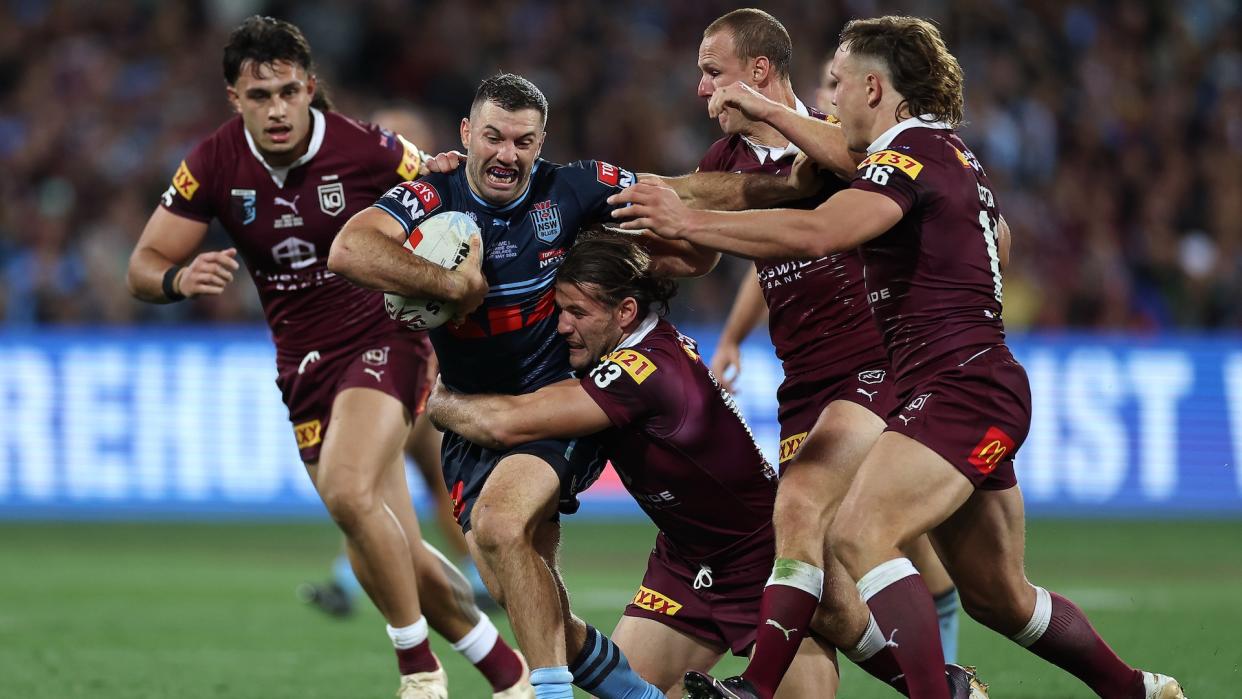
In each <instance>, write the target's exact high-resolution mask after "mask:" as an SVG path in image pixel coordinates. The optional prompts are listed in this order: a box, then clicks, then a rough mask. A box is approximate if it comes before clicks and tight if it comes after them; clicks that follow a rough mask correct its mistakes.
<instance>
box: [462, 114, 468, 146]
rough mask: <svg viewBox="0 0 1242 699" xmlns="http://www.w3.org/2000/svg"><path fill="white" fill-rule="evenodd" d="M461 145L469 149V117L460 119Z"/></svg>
mask: <svg viewBox="0 0 1242 699" xmlns="http://www.w3.org/2000/svg"><path fill="white" fill-rule="evenodd" d="M461 147H462V148H465V149H466V151H467V152H469V151H470V117H462V120H461Z"/></svg>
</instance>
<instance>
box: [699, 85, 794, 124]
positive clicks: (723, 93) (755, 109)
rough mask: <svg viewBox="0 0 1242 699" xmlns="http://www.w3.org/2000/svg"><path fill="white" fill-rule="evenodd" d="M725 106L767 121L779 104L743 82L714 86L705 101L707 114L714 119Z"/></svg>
mask: <svg viewBox="0 0 1242 699" xmlns="http://www.w3.org/2000/svg"><path fill="white" fill-rule="evenodd" d="M726 107H732V108H733V109H736V110H738V111H739V112H741V113H742V116H744V117H746V118H747V119H750V120H752V121H767V120H768V118H769V116H770V115H771V114H772V112H773V111H774V110H776V109H780V108H781V106H780V105H779V104H777V103H775V102H773V101H772V100H770V99H768V98H767V97H764V96H763V95H761V94H759V93H758V92H756V91H755V89H754V88H753V87H751V86H750V85H747V84H746V83H743V82H736V83H733V84H732V85H726V86H724V87H720V88H716V91H715V92H713V93H712V97H711V99H710V100H708V101H707V114H708V116H710V117H711V118H713V119H715V118H716V117H718V116H720V113H721V112H723V111H724V110H725V108H726Z"/></svg>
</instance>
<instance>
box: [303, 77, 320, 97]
mask: <svg viewBox="0 0 1242 699" xmlns="http://www.w3.org/2000/svg"><path fill="white" fill-rule="evenodd" d="M318 89H319V78H317V77H315V75H314V73H312V74H310V75H307V76H306V97H307V98H308V99H309V100H311V101H314V99H315V91H316V90H318Z"/></svg>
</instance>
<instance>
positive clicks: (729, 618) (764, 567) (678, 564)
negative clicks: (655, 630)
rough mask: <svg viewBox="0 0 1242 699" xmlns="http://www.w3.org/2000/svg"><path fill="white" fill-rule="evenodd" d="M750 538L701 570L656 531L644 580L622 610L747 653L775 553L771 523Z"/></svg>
mask: <svg viewBox="0 0 1242 699" xmlns="http://www.w3.org/2000/svg"><path fill="white" fill-rule="evenodd" d="M752 539H753V541H752V540H748V541H747V542H745V545H744V546H742V547H738V548H739V551H738V553H737V554H736V555H730V556H727V557H724V558H723V560H721V561H712V562H711V563H710V565H709V567H708V569H707V571H706V572H704V571H703V566H701V565H696V564H694V563H691V562H690V561H687V560H686V559H684V558H682V557H680V556H678V555H677V553H676V552H675V551H673V550H672V547H671V545H670V544H669V543H668V541H667V540H666V539H665V537H664V535H663V534H660V535H659V536H657V537H656V545H655V549H654V550H653V551H652V552H651V556H649V557H648V558H647V572H646V574H645V575H643V582H642V585H641V586H640V587H639V588H638V592H636V593H635V594H634V599H633V600H632V601H631V602H630V603H629V604H628V605H627V606H626V607H625V612H624V614H625V616H632V617H640V618H643V619H652V620H654V621H658V622H660V623H661V624H664V625H665V626H668V627H670V628H673V629H676V630H678V631H680V632H682V633H684V634H687V635H689V636H693V637H694V638H697V639H700V640H702V641H704V642H706V643H708V644H710V645H712V646H714V647H716V648H721V649H725V650H730V651H732V652H733V654H734V655H736V656H739V657H746V656H747V655H749V654H750V647H751V645H753V644H754V642H755V626H756V624H758V622H759V600H760V599H761V598H762V597H763V587H764V585H766V584H767V582H768V577H769V576H770V575H771V573H772V561H773V560H774V559H775V557H776V543H775V541H776V540H775V535H774V534H773V533H772V528H771V527H765V528H764V529H763V530H762V531H761V532H758V533H757V534H754V535H752ZM740 549H745V550H744V551H742V550H740ZM696 579H697V580H698V581H699V588H698V589H695V581H696Z"/></svg>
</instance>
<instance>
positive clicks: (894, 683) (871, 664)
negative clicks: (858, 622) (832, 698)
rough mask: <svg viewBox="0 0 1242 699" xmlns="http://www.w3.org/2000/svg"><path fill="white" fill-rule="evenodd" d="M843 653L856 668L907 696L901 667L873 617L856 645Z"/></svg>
mask: <svg viewBox="0 0 1242 699" xmlns="http://www.w3.org/2000/svg"><path fill="white" fill-rule="evenodd" d="M843 652H844V654H845V657H847V658H849V659H850V660H851V661H852V662H853V663H854V664H855V665H857V666H858V667H860V668H862V669H863V670H866V672H867V674H869V675H871V676H872V677H874V678H876V679H877V680H879V681H881V682H883V683H884V684H887V685H889V686H890V687H893V688H894V689H896V690H897V691H899V692H901V693H902V694H907V690H906V683H905V679H904V677H903V676H902V671H901V665H900V664H899V663H898V662H897V656H896V655H893V649H892V647H891V646H890V645H889V643H888V639H886V638H884V634H883V633H882V632H881V631H880V626H879V624H877V623H876V620H875V616H872V617H871V619H870V620H869V622H868V624H867V630H866V631H864V632H863V635H862V638H860V639H859V640H858V644H857V645H855V646H854V647H853V648H849V649H845V650H844V651H843Z"/></svg>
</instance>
